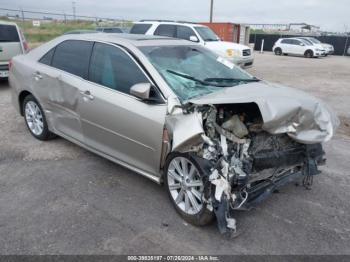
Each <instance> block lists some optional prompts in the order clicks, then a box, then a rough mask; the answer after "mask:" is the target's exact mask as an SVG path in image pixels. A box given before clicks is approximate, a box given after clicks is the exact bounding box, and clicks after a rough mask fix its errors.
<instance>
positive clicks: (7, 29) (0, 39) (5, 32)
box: [0, 21, 28, 78]
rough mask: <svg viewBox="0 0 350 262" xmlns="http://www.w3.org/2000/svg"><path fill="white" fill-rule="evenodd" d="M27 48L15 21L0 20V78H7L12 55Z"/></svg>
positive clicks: (24, 51)
mask: <svg viewBox="0 0 350 262" xmlns="http://www.w3.org/2000/svg"><path fill="white" fill-rule="evenodd" d="M27 50H28V45H27V42H26V41H25V38H24V35H23V33H22V32H21V30H20V29H19V27H18V26H17V25H16V24H15V23H11V22H5V21H0V78H7V77H8V74H9V61H10V60H11V58H12V57H14V56H16V55H19V54H24V53H26V52H27Z"/></svg>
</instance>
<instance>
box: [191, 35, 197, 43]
mask: <svg viewBox="0 0 350 262" xmlns="http://www.w3.org/2000/svg"><path fill="white" fill-rule="evenodd" d="M190 41H192V42H199V40H198V37H197V36H195V35H191V36H190Z"/></svg>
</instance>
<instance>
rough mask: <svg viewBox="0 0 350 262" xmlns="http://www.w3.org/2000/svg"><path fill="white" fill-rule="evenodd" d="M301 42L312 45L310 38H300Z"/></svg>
mask: <svg viewBox="0 0 350 262" xmlns="http://www.w3.org/2000/svg"><path fill="white" fill-rule="evenodd" d="M301 42H302V43H304V44H305V45H314V44H313V43H312V42H311V41H310V40H308V39H301Z"/></svg>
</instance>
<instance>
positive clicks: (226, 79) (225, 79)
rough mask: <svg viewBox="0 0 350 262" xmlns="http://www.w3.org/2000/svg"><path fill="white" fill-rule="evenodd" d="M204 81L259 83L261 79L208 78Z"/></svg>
mask: <svg viewBox="0 0 350 262" xmlns="http://www.w3.org/2000/svg"><path fill="white" fill-rule="evenodd" d="M203 81H205V82H259V81H260V79H258V78H256V77H254V78H251V79H240V78H222V77H216V78H215V77H213V78H206V79H204V80H203Z"/></svg>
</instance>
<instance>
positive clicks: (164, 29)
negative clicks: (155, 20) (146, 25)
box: [154, 25, 176, 37]
mask: <svg viewBox="0 0 350 262" xmlns="http://www.w3.org/2000/svg"><path fill="white" fill-rule="evenodd" d="M154 34H155V35H160V36H168V37H176V25H159V26H158V27H157V29H156V31H155V32H154Z"/></svg>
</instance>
